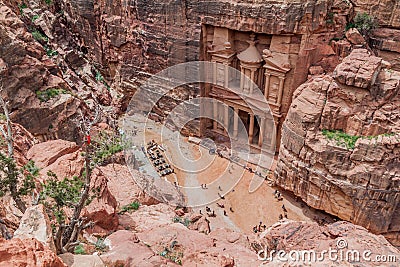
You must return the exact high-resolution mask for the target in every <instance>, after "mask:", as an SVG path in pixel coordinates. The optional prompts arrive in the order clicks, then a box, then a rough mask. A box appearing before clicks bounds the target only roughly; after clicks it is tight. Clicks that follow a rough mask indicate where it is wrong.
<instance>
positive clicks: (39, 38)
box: [32, 30, 49, 43]
mask: <svg viewBox="0 0 400 267" xmlns="http://www.w3.org/2000/svg"><path fill="white" fill-rule="evenodd" d="M32 36H33V38H35V40H36V41H38V42H44V43H47V42H48V41H49V38H48V37H47V36H46V35H45V34H43V33H41V32H40V31H38V30H34V31H33V32H32Z"/></svg>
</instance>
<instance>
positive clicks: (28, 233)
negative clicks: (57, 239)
mask: <svg viewBox="0 0 400 267" xmlns="http://www.w3.org/2000/svg"><path fill="white" fill-rule="evenodd" d="M14 238H19V239H31V238H35V239H36V240H38V241H39V242H41V243H42V244H43V245H45V246H47V247H48V248H50V249H51V250H52V251H54V252H56V247H55V245H54V240H53V233H52V228H51V223H50V220H49V217H48V216H47V214H46V210H45V207H44V206H43V205H42V204H39V205H36V206H32V207H29V208H28V209H27V210H26V211H25V213H24V216H22V218H21V222H20V224H19V227H18V229H17V230H16V231H15V232H14Z"/></svg>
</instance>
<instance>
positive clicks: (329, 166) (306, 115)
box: [275, 49, 400, 244]
mask: <svg viewBox="0 0 400 267" xmlns="http://www.w3.org/2000/svg"><path fill="white" fill-rule="evenodd" d="M379 62H380V59H379V58H377V57H374V56H371V55H370V54H369V53H368V52H367V51H366V50H363V49H360V50H354V51H353V52H352V54H351V55H350V56H349V57H347V58H346V59H345V60H344V61H343V62H342V63H341V64H340V65H338V67H337V68H336V70H335V72H334V77H335V78H332V77H331V76H324V77H319V78H315V79H314V80H311V81H309V82H307V83H305V84H303V85H302V86H300V87H299V88H298V89H297V90H296V92H295V93H294V97H293V102H292V105H291V108H290V110H289V113H288V115H287V118H286V120H285V123H284V124H283V128H282V129H283V130H282V132H283V134H282V146H281V149H280V151H279V162H278V165H277V169H276V175H275V179H276V183H277V184H278V185H279V186H282V187H283V188H285V189H287V190H290V191H292V192H294V193H295V194H296V195H297V196H300V197H301V198H302V199H303V200H304V201H305V202H306V203H307V204H308V205H310V206H312V207H314V208H317V209H321V210H325V211H327V212H328V213H330V214H333V215H336V216H338V217H340V218H342V219H344V220H348V221H351V222H354V223H355V224H359V225H361V226H364V227H366V228H368V229H370V230H371V231H372V232H374V233H380V234H384V235H387V236H388V238H390V240H391V242H393V244H400V240H399V231H400V228H399V227H400V216H398V214H399V210H400V193H399V188H400V184H399V182H400V162H399V151H400V149H399V148H400V135H399V132H400V111H399V109H398V107H399V105H400V97H399V88H400V86H399V80H400V73H399V72H397V71H394V70H390V69H381V70H380V67H379V64H380V63H379ZM323 130H324V131H326V132H328V133H332V131H334V130H342V131H343V132H344V133H345V134H344V135H345V136H346V137H345V139H341V138H340V137H338V136H336V137H333V138H327V135H326V134H325V135H324V134H323ZM352 136H353V137H352ZM354 136H357V137H356V138H355V139H354ZM357 138H358V139H357ZM346 140H347V141H349V140H350V142H349V143H346V142H347V141H346ZM351 140H352V141H351ZM355 140H356V141H355ZM352 142H353V143H352Z"/></svg>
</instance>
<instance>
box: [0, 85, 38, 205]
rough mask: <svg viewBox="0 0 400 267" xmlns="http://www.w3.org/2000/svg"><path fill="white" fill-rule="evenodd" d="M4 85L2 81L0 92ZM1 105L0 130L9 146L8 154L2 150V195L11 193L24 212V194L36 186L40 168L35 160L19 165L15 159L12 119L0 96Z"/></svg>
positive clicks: (0, 182) (0, 157)
mask: <svg viewBox="0 0 400 267" xmlns="http://www.w3.org/2000/svg"><path fill="white" fill-rule="evenodd" d="M2 90H3V86H2V84H1V83H0V92H1V91H2ZM0 107H1V108H2V109H3V112H4V113H3V115H4V116H2V117H3V121H2V123H1V124H0V132H1V133H2V135H3V138H4V142H2V143H3V144H4V145H6V146H7V154H5V153H3V152H0V196H3V195H5V194H10V195H11V197H12V198H13V200H14V202H15V204H16V206H17V207H18V209H19V210H20V211H21V212H22V213H24V212H25V210H26V204H25V202H24V201H23V200H22V197H23V196H27V195H28V194H30V193H31V192H32V190H33V188H34V187H35V182H34V177H35V176H37V175H38V174H39V169H38V168H37V167H36V166H35V164H34V162H33V161H29V162H28V163H27V164H26V165H25V166H23V167H18V166H17V163H16V161H15V159H14V139H13V134H12V132H13V130H12V127H11V120H10V116H9V112H8V107H7V104H6V102H5V101H4V100H3V98H2V97H0Z"/></svg>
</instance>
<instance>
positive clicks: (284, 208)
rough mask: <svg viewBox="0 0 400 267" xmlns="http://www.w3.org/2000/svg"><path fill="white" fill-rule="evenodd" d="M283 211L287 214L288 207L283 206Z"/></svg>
mask: <svg viewBox="0 0 400 267" xmlns="http://www.w3.org/2000/svg"><path fill="white" fill-rule="evenodd" d="M282 210H283V212H287V210H286V207H285V205H284V204H283V205H282Z"/></svg>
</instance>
